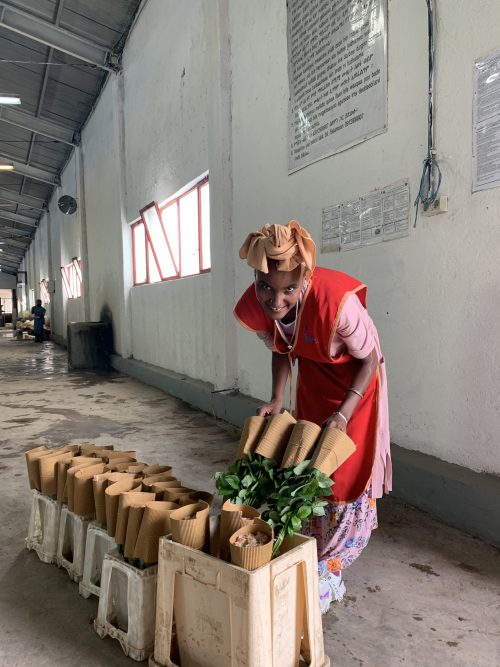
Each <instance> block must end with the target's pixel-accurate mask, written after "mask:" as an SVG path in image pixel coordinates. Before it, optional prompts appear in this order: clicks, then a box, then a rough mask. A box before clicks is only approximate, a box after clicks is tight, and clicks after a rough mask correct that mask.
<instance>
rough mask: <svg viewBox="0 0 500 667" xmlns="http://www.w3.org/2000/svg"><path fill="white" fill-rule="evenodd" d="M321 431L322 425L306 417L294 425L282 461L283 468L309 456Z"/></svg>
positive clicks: (289, 466) (296, 463)
mask: <svg viewBox="0 0 500 667" xmlns="http://www.w3.org/2000/svg"><path fill="white" fill-rule="evenodd" d="M320 433H321V426H318V425H317V424H315V423H314V422H308V421H306V420H305V419H299V421H298V422H297V423H296V424H295V426H294V427H293V431H292V433H291V434H290V439H289V441H288V445H287V447H286V451H285V453H284V455H283V460H282V461H281V467H282V468H291V467H292V466H296V465H298V464H299V463H300V462H301V461H305V459H307V458H308V455H309V453H310V452H311V450H312V449H313V448H314V445H315V443H316V441H317V440H318V438H319V436H320Z"/></svg>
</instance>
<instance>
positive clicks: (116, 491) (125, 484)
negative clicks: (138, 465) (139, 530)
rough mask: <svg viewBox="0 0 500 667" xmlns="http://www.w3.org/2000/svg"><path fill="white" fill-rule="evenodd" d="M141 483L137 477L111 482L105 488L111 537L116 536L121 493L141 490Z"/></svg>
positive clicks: (107, 519) (108, 528)
mask: <svg viewBox="0 0 500 667" xmlns="http://www.w3.org/2000/svg"><path fill="white" fill-rule="evenodd" d="M141 488H142V487H141V483H140V481H138V480H136V479H122V480H120V481H119V482H114V483H113V484H110V485H109V486H108V487H107V488H106V489H105V490H104V502H105V505H106V528H107V530H108V535H109V536H110V537H114V536H115V531H116V517H117V514H118V502H119V498H120V494H121V493H125V492H126V491H140V490H141Z"/></svg>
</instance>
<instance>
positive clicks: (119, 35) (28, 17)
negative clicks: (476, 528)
mask: <svg viewBox="0 0 500 667" xmlns="http://www.w3.org/2000/svg"><path fill="white" fill-rule="evenodd" d="M140 4H141V0H105V1H104V0H0V17H2V18H1V19H0V93H11V94H17V95H19V96H20V97H21V100H22V106H21V107H20V108H21V110H22V111H23V112H27V113H28V114H30V116H31V117H32V118H33V119H36V118H38V119H44V120H47V121H51V122H52V123H55V124H57V125H58V126H60V127H61V128H65V129H67V130H71V131H72V133H73V134H74V136H78V135H79V133H80V130H81V128H82V126H83V125H84V123H85V121H86V120H87V118H88V116H89V113H90V112H91V110H92V108H93V106H94V104H95V102H96V99H97V97H98V96H99V93H100V91H101V89H102V86H103V83H104V81H105V79H106V77H107V76H108V75H109V72H108V71H106V70H105V69H101V68H100V67H98V66H96V65H95V64H94V65H92V64H90V63H88V62H84V61H83V60H82V59H81V57H75V54H73V55H71V54H69V53H66V52H63V51H62V50H60V48H62V47H60V48H59V49H57V48H52V47H51V46H49V44H50V42H51V40H50V39H49V38H47V39H43V38H42V41H45V42H47V44H44V43H41V41H40V34H38V41H37V40H36V39H34V38H33V37H34V32H33V31H30V26H31V25H34V26H36V27H35V31H36V30H38V29H39V28H40V29H41V30H42V34H48V33H49V32H50V26H58V27H59V28H61V29H64V31H66V32H67V33H69V37H70V38H71V37H72V36H75V37H77V38H83V39H84V40H86V41H90V42H92V43H93V44H94V45H98V46H100V47H103V49H106V50H109V51H110V52H111V53H113V55H115V54H116V55H119V54H120V53H121V50H122V48H123V44H124V41H125V38H126V35H127V33H128V30H129V29H130V26H131V24H132V20H133V18H134V16H135V14H136V12H137V10H138V8H139V5H140ZM18 10H19V11H18ZM19 12H20V13H19ZM9 16H13V17H16V18H19V17H20V18H21V19H22V28H21V32H23V33H26V34H19V32H16V31H14V30H13V28H14V27H15V28H16V29H17V30H18V29H19V25H16V26H14V25H13V23H12V22H11V23H10V24H9ZM33 21H35V22H34V23H33ZM30 22H31V23H30ZM26 26H27V27H26ZM44 31H45V32H44ZM70 44H71V40H70ZM65 50H66V51H70V50H71V49H70V48H66V49H65ZM76 55H78V53H77V54H76ZM99 64H102V63H99ZM11 108H12V107H11ZM13 108H14V109H18V108H19V107H13ZM24 120H26V119H23V122H24ZM28 120H29V119H28ZM20 124H21V125H22V124H23V123H20ZM24 124H26V123H24ZM29 125H30V128H31V127H32V124H31V122H29ZM39 129H40V128H39ZM70 135H71V133H70ZM58 136H60V135H58ZM71 150H72V146H70V145H69V144H67V143H63V142H61V141H58V140H57V139H56V138H54V137H50V136H45V134H40V133H37V132H35V131H32V129H26V128H25V127H19V126H17V125H14V124H11V123H8V122H6V121H5V120H4V119H2V117H1V115H0V162H1V161H5V160H6V159H8V158H9V157H10V158H12V159H13V160H16V161H17V162H19V163H22V164H25V165H29V166H31V167H37V168H39V169H43V170H46V171H48V172H51V173H52V174H59V173H60V172H61V170H62V168H63V167H64V165H65V164H66V162H67V160H68V158H69V155H70V153H71ZM52 190H53V186H50V185H48V184H47V183H44V182H42V181H39V180H35V179H34V178H32V177H30V176H27V175H23V174H21V173H18V172H0V242H2V244H3V245H2V248H4V249H7V248H6V245H5V244H6V243H7V242H8V239H14V240H15V246H16V247H15V248H14V246H12V247H9V249H8V250H9V252H10V251H11V250H12V251H13V252H14V255H15V256H19V243H18V242H20V243H21V244H24V242H25V240H26V241H27V242H29V240H30V238H31V237H32V235H33V233H32V232H29V233H28V235H26V233H27V229H29V228H28V227H27V226H26V225H24V226H23V225H22V223H21V222H16V221H12V220H7V219H4V218H2V211H5V212H6V215H9V214H14V215H22V216H25V217H28V218H32V219H36V220H38V219H39V217H40V215H41V211H40V210H38V208H30V206H32V205H34V206H37V207H39V206H41V205H43V204H44V203H45V204H46V203H48V200H49V198H50V196H51V194H52ZM2 192H3V193H4V196H2V194H1V193H2ZM5 193H12V195H14V201H13V202H11V201H7V200H6V199H5ZM7 196H8V195H7ZM35 198H36V199H35ZM33 231H34V230H33ZM21 252H23V251H22V250H21ZM3 254H4V253H2V255H3ZM1 261H2V260H1V258H0V264H1ZM4 269H5V270H6V271H10V272H13V270H12V267H8V266H5V267H4ZM14 272H15V271H14Z"/></svg>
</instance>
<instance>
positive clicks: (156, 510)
mask: <svg viewBox="0 0 500 667" xmlns="http://www.w3.org/2000/svg"><path fill="white" fill-rule="evenodd" d="M178 510H179V506H178V505H177V504H176V503H169V502H161V501H160V502H158V501H155V502H150V503H148V504H147V505H146V507H145V508H144V514H143V515H142V521H141V527H140V529H139V534H138V536H137V540H136V544H135V550H134V558H139V559H140V560H142V561H143V562H144V563H148V564H151V563H157V562H158V545H159V542H160V537H162V536H163V535H168V534H169V533H170V531H171V524H170V517H171V515H172V513H173V512H175V511H178Z"/></svg>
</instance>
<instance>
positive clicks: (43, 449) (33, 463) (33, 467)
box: [25, 445, 50, 491]
mask: <svg viewBox="0 0 500 667" xmlns="http://www.w3.org/2000/svg"><path fill="white" fill-rule="evenodd" d="M49 453H50V449H49V448H48V447H47V446H46V445H41V446H40V447H35V448H34V449H30V450H29V451H27V452H26V454H25V456H26V466H27V468H28V479H29V483H30V489H38V491H40V471H39V468H38V459H39V458H40V457H41V456H46V455H47V454H49Z"/></svg>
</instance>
